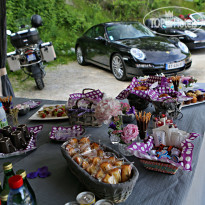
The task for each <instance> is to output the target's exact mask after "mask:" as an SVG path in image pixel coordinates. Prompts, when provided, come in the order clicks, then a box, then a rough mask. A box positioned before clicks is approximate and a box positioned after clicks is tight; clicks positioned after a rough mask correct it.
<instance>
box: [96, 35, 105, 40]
mask: <svg viewBox="0 0 205 205" xmlns="http://www.w3.org/2000/svg"><path fill="white" fill-rule="evenodd" d="M95 40H97V41H106V40H105V38H103V37H102V36H98V37H96V38H95Z"/></svg>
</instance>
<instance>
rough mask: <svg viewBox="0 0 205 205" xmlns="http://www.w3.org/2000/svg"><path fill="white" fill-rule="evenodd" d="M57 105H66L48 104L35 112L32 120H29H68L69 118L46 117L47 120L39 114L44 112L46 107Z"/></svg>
mask: <svg viewBox="0 0 205 205" xmlns="http://www.w3.org/2000/svg"><path fill="white" fill-rule="evenodd" d="M56 105H64V104H46V105H43V106H42V107H41V108H40V109H39V110H38V111H37V112H35V113H34V114H33V115H32V116H31V117H30V118H29V120H43V121H45V120H63V119H68V116H62V117H54V116H52V117H45V118H42V117H40V116H39V114H38V112H39V111H42V110H43V108H44V107H49V106H56Z"/></svg>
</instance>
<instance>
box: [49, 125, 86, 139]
mask: <svg viewBox="0 0 205 205" xmlns="http://www.w3.org/2000/svg"><path fill="white" fill-rule="evenodd" d="M84 133H85V129H84V128H83V127H82V126H81V125H73V126H70V127H62V126H58V127H56V126H53V127H52V130H51V133H50V139H52V140H55V141H59V142H65V141H67V140H68V139H69V138H71V137H79V136H81V135H83V134H84Z"/></svg>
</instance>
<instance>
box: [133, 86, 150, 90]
mask: <svg viewBox="0 0 205 205" xmlns="http://www.w3.org/2000/svg"><path fill="white" fill-rule="evenodd" d="M134 90H148V87H146V86H137V87H135V88H134Z"/></svg>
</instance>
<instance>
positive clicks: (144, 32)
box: [107, 23, 155, 41]
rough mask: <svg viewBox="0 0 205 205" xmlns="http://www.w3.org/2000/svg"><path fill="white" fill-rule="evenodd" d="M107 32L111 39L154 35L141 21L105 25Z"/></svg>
mask: <svg viewBox="0 0 205 205" xmlns="http://www.w3.org/2000/svg"><path fill="white" fill-rule="evenodd" d="M107 34H108V37H109V39H110V40H111V41H117V40H123V39H133V38H142V37H154V36H155V35H154V34H153V33H152V32H151V31H150V30H149V29H148V28H147V27H145V26H143V25H142V24H141V23H119V24H114V25H111V26H108V27H107Z"/></svg>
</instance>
